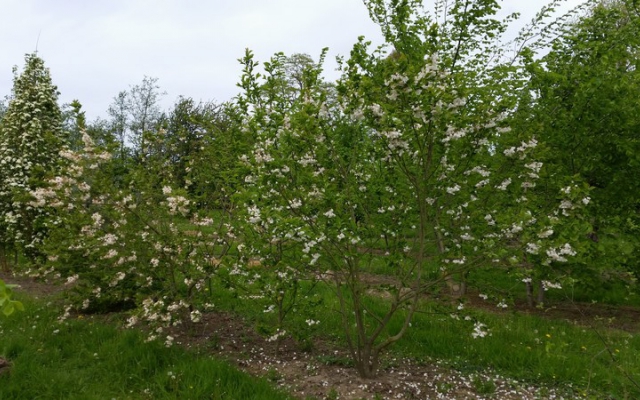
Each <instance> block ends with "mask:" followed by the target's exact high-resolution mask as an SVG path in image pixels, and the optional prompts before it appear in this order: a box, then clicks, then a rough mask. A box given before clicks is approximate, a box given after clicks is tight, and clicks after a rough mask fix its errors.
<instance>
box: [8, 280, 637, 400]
mask: <svg viewBox="0 0 640 400" xmlns="http://www.w3.org/2000/svg"><path fill="white" fill-rule="evenodd" d="M0 278H1V279H4V280H5V282H8V283H14V284H18V285H20V287H19V288H17V289H15V290H17V291H24V292H27V293H29V294H30V295H31V296H34V297H36V298H43V297H48V296H51V295H54V294H56V293H60V292H61V291H63V290H64V289H65V287H64V286H60V285H55V284H52V283H46V282H38V281H35V280H33V279H28V278H16V277H11V276H7V275H6V274H4V276H3V275H2V274H0ZM469 299H470V301H468V302H467V305H468V306H471V307H477V308H483V309H487V310H489V311H492V312H514V309H513V307H511V308H510V310H509V311H499V310H497V309H496V307H495V304H492V303H488V302H485V301H484V300H482V299H481V298H480V297H478V296H473V295H472V296H469ZM515 309H516V310H517V311H518V312H522V313H533V314H538V315H541V316H544V317H548V318H554V319H564V320H568V321H571V322H573V323H576V324H581V325H585V326H602V325H603V324H606V326H608V327H613V328H618V329H624V330H627V331H633V332H637V331H638V328H639V327H640V310H638V309H635V308H631V307H607V306H605V305H599V304H578V305H576V304H570V305H556V306H553V307H550V308H547V309H529V308H527V307H526V306H525V305H523V304H517V305H516V306H515ZM170 334H171V335H172V336H174V337H175V343H177V344H179V345H182V346H185V347H188V348H192V349H195V350H197V351H198V352H200V353H205V354H211V355H215V356H217V357H221V358H223V359H226V360H228V361H229V362H230V363H232V364H234V365H236V366H237V367H238V368H240V369H241V370H244V371H246V372H248V373H250V374H253V375H256V376H263V377H265V378H266V379H268V380H270V381H272V382H273V383H274V384H277V385H278V386H280V387H283V388H285V389H286V390H288V391H289V392H290V393H292V394H293V395H294V396H296V397H299V398H301V399H305V398H317V399H505V400H508V399H514V400H515V399H539V398H554V399H560V398H562V397H561V396H560V395H559V394H556V393H554V391H553V390H549V389H548V388H540V387H534V386H530V385H528V384H525V383H522V382H517V381H514V380H511V379H507V378H505V377H502V376H500V375H497V374H495V373H491V372H486V373H482V374H479V373H475V374H465V373H461V372H458V371H455V370H452V369H451V368H448V367H446V366H444V365H443V364H441V363H439V362H437V361H433V362H429V363H416V362H413V361H411V360H403V359H395V358H394V359H385V360H384V361H383V362H382V364H383V365H385V366H386V367H385V368H384V369H383V370H382V371H381V372H380V374H379V377H377V378H376V379H374V380H366V379H362V378H359V377H358V375H357V373H356V371H355V369H354V368H352V367H350V366H349V365H348V364H349V363H348V360H349V355H348V353H347V351H346V350H345V349H343V348H339V347H338V346H336V345H333V344H332V343H329V342H324V341H316V342H315V343H313V346H312V348H311V349H310V350H309V351H301V350H300V346H299V345H298V344H297V343H295V341H294V340H293V339H291V338H289V337H284V338H283V339H282V340H281V341H280V342H279V343H276V342H269V341H267V339H266V338H265V337H264V336H262V335H260V334H259V333H257V332H256V329H255V328H254V327H253V326H252V325H251V324H249V323H247V321H245V320H243V319H242V318H241V317H238V316H235V315H233V314H230V313H226V312H210V313H206V314H204V315H203V318H202V321H201V322H199V323H198V324H193V325H191V326H180V327H178V328H175V329H174V330H173V331H171V332H170Z"/></svg>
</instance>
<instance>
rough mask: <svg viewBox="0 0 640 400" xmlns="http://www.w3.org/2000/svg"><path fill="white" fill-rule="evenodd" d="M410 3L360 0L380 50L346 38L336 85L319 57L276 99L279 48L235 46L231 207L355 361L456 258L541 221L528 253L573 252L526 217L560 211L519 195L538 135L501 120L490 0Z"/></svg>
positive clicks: (511, 82)
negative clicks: (244, 195) (328, 299)
mask: <svg viewBox="0 0 640 400" xmlns="http://www.w3.org/2000/svg"><path fill="white" fill-rule="evenodd" d="M420 3H421V2H419V1H391V2H389V3H387V2H384V1H381V0H378V1H376V0H372V1H368V2H367V5H368V6H369V10H370V14H371V16H372V18H373V19H374V21H375V22H377V23H378V24H380V25H381V28H382V31H383V34H384V35H385V38H386V40H387V42H388V43H389V45H392V46H393V49H394V50H393V52H391V54H389V52H386V51H385V50H384V48H381V49H377V50H374V51H371V50H370V49H369V46H368V43H366V42H364V40H363V39H361V40H360V41H359V42H358V43H357V44H356V45H355V46H354V48H353V50H352V52H351V58H350V59H349V60H347V61H343V62H342V64H341V65H342V72H343V76H342V78H341V79H340V80H339V82H338V85H337V97H333V96H332V93H331V91H330V90H329V88H328V87H327V86H326V85H324V84H323V82H322V81H321V79H320V73H321V67H320V66H318V65H310V66H308V67H307V68H305V69H304V73H303V80H302V82H303V85H302V88H301V90H300V92H299V93H300V94H299V96H298V97H297V98H295V100H294V101H291V97H290V93H289V92H288V91H282V90H279V89H280V88H281V82H282V76H283V74H284V72H283V71H284V64H283V62H282V57H281V56H280V55H277V56H276V57H274V58H272V59H271V60H270V61H269V62H268V63H265V74H264V75H263V74H258V73H256V72H255V69H256V66H257V64H256V63H255V62H254V61H253V59H252V56H251V54H250V53H247V55H246V57H245V58H244V59H243V60H242V63H243V64H244V66H245V69H244V75H243V77H242V81H241V85H242V87H243V88H244V89H245V95H244V96H243V97H241V98H240V101H239V104H240V106H241V107H244V110H245V113H246V121H245V125H246V129H248V130H250V131H251V132H252V133H253V135H254V136H255V137H256V144H255V146H254V149H253V152H252V154H251V155H250V157H248V158H247V162H248V163H249V165H250V166H251V167H252V170H251V174H250V175H249V176H247V178H246V182H247V183H248V190H249V200H247V203H246V205H245V208H246V216H245V219H246V221H247V222H248V223H249V224H251V225H253V227H254V231H255V232H257V233H260V234H261V235H262V236H263V238H264V240H263V241H262V243H263V244H264V246H261V247H259V250H260V251H262V252H264V253H266V254H263V258H264V259H267V260H269V259H277V260H284V263H283V264H284V265H282V267H285V268H300V267H302V268H303V271H305V272H306V273H307V274H308V275H313V276H318V277H321V278H322V279H324V280H325V281H326V282H327V283H328V287H330V288H332V289H333V290H334V291H335V294H336V297H337V301H338V304H339V306H338V308H339V312H340V315H341V317H342V325H343V328H344V332H345V335H346V339H347V342H348V345H349V348H350V350H351V354H352V357H353V360H354V362H355V365H356V368H357V369H358V372H359V374H360V375H361V376H363V377H372V376H374V375H375V374H376V371H377V368H378V363H379V359H380V355H381V354H382V352H383V351H384V350H385V349H386V348H387V347H388V346H390V345H392V344H393V343H394V342H396V341H398V340H400V339H401V338H402V336H403V335H404V334H405V333H406V332H407V330H408V329H409V327H410V322H411V320H412V317H413V315H414V313H415V312H416V311H417V310H418V307H419V299H420V297H421V296H422V295H423V294H424V293H426V292H427V291H428V290H430V289H431V288H433V287H434V286H435V285H439V284H440V283H442V282H443V281H447V282H449V283H450V287H451V288H452V289H453V292H454V294H456V295H459V294H460V293H461V292H462V287H461V285H460V283H459V282H458V281H457V280H459V279H461V278H463V277H464V275H465V272H467V271H470V270H471V269H472V268H474V267H478V266H481V265H483V264H485V263H488V262H496V261H497V262H513V261H516V260H519V259H520V258H521V257H522V255H523V254H522V251H521V248H520V247H519V246H516V245H512V242H513V241H514V238H516V237H517V235H518V234H519V233H521V232H530V233H531V235H532V236H535V234H536V233H537V234H539V235H540V237H539V239H540V240H541V242H540V243H539V244H538V243H535V245H536V246H537V248H536V251H539V253H540V254H541V257H542V260H541V262H542V263H545V264H549V265H552V264H553V263H556V262H561V261H563V260H562V257H552V255H557V254H558V252H561V253H562V255H564V256H568V255H570V254H574V253H575V251H574V250H573V249H572V248H571V246H570V244H568V243H566V242H564V243H558V241H562V240H564V238H561V237H551V236H550V235H547V236H544V235H543V232H540V229H542V228H541V226H540V225H538V224H536V223H537V221H540V222H539V224H543V223H544V222H549V223H552V224H557V223H558V222H559V221H560V218H557V217H555V216H554V215H553V212H552V215H549V216H545V218H544V219H542V218H539V219H538V220H536V219H535V217H534V216H533V214H534V213H533V212H532V211H531V210H530V209H531V208H534V207H535V203H533V202H531V201H530V199H529V198H528V197H527V194H528V191H529V190H530V188H531V187H534V186H535V182H536V179H537V177H538V175H537V174H536V172H537V169H538V168H539V167H538V164H537V163H536V160H535V159H534V158H532V156H533V155H534V154H535V151H536V147H537V140H536V139H535V137H533V136H532V135H527V134H525V133H523V132H513V131H511V129H510V127H509V120H510V116H511V114H512V112H513V110H514V109H515V108H516V107H517V105H518V103H517V101H518V97H517V93H518V91H519V90H520V89H521V88H522V87H523V81H524V75H523V71H522V69H521V68H519V65H516V64H513V63H512V60H511V59H506V57H504V53H503V50H502V48H501V47H500V46H499V45H498V44H496V42H495V41H496V40H497V39H496V38H499V37H500V35H501V34H502V33H503V32H504V31H505V29H506V25H505V23H503V22H500V21H497V20H495V19H494V18H493V15H494V14H495V13H496V11H497V9H498V6H497V4H496V3H495V2H493V1H484V0H479V1H455V2H453V3H452V4H448V5H449V7H444V3H438V4H439V8H438V10H437V14H436V15H435V16H431V15H430V14H425V13H423V12H422V9H421V5H420ZM573 193H574V195H577V193H576V192H575V191H574V192H573ZM558 210H559V209H558V208H557V207H556V209H555V210H554V211H556V212H557V211H558ZM543 239H544V240H543ZM269 244H270V245H271V247H269V246H268V245H269ZM527 245H528V244H527ZM558 249H560V250H558ZM283 251H286V253H287V254H286V255H284V254H283V255H281V254H280V253H281V252H283ZM287 260H298V261H300V260H302V261H303V262H304V263H293V262H290V261H287ZM565 260H566V258H565ZM380 265H382V267H383V268H384V269H385V271H388V274H390V275H391V276H392V277H393V279H392V284H391V286H392V288H391V292H392V296H391V297H392V298H391V300H390V301H389V302H388V303H386V304H384V305H383V307H382V308H380V306H379V305H378V306H375V303H376V301H375V300H374V299H372V298H371V296H370V295H369V294H368V293H369V290H368V289H369V287H370V286H372V285H373V284H375V277H372V271H373V270H374V266H380ZM327 269H328V272H327V273H325V270H327ZM285 278H286V276H284V275H283V279H285ZM456 278H457V279H456ZM392 321H396V322H395V323H392ZM321 323H322V322H321Z"/></svg>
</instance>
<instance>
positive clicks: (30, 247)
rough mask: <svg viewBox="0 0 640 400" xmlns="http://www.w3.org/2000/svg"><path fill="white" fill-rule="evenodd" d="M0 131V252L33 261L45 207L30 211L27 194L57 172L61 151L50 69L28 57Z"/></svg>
mask: <svg viewBox="0 0 640 400" xmlns="http://www.w3.org/2000/svg"><path fill="white" fill-rule="evenodd" d="M14 74H15V77H14V81H13V95H12V98H11V101H10V102H9V106H8V107H7V110H6V113H5V115H4V117H3V120H2V126H1V127H0V252H2V253H3V254H6V251H7V250H8V249H9V248H10V247H14V248H15V249H16V251H18V249H21V250H24V251H26V252H27V254H28V255H29V256H31V257H32V258H33V257H35V256H36V254H37V246H38V245H39V243H40V242H41V241H42V239H43V238H44V235H45V232H46V230H45V228H44V225H43V217H44V216H45V215H46V214H47V207H45V206H39V207H33V206H31V205H30V199H29V195H28V193H29V192H30V191H33V190H36V189H37V188H39V187H42V186H43V184H44V181H45V179H46V178H47V177H48V176H49V175H50V174H51V173H53V172H54V171H55V169H56V166H57V163H58V159H59V157H58V151H59V150H60V148H61V147H62V145H63V143H64V140H63V138H62V114H61V112H60V108H59V107H58V103H57V101H58V91H57V88H56V87H55V86H54V85H53V83H52V81H51V76H50V74H49V69H48V68H46V67H45V65H44V61H43V60H42V59H41V58H40V57H38V56H37V55H36V54H27V55H26V57H25V68H24V70H23V71H22V73H21V74H20V75H18V74H17V69H14Z"/></svg>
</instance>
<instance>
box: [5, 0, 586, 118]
mask: <svg viewBox="0 0 640 400" xmlns="http://www.w3.org/2000/svg"><path fill="white" fill-rule="evenodd" d="M579 2H580V0H568V1H567V3H568V5H567V6H566V7H565V8H567V7H569V6H572V5H575V4H578V3H579ZM503 4H504V5H503V7H504V9H505V11H510V12H512V11H520V12H522V14H523V19H524V20H530V19H531V18H532V17H533V15H534V14H535V12H536V11H537V10H538V9H539V8H540V7H541V6H542V5H543V4H546V1H541V0H526V1H520V0H506V1H505V2H503ZM360 35H364V36H366V37H367V39H369V40H371V41H373V43H374V44H380V43H381V42H382V39H381V35H380V33H379V28H378V26H376V25H375V24H374V23H372V22H371V21H370V20H369V14H368V12H367V9H366V7H365V6H364V4H363V3H362V0H90V1H89V0H55V1H53V0H0V37H2V38H3V40H2V51H0V98H1V97H4V95H7V94H9V93H10V92H11V86H12V80H13V75H12V72H11V71H12V67H13V66H14V65H18V67H19V68H22V67H23V64H24V55H25V54H26V53H31V52H33V51H34V50H35V49H36V44H37V49H38V54H39V55H40V57H42V58H43V59H44V60H45V63H46V65H47V66H48V67H49V68H50V70H51V75H52V77H53V82H54V84H56V85H57V86H58V89H59V91H60V92H61V96H60V102H61V103H68V102H70V101H71V100H73V99H78V100H80V102H81V103H82V104H83V106H84V109H85V111H86V112H87V116H88V118H89V120H93V119H95V118H96V117H98V116H101V117H105V116H106V110H107V108H108V106H109V104H110V103H111V101H112V99H113V97H114V96H116V95H117V94H118V92H120V91H122V90H127V89H128V88H129V86H130V85H135V84H138V83H140V82H141V81H142V79H143V77H144V76H145V75H146V76H150V77H156V78H158V79H159V80H158V84H159V85H160V86H161V88H162V90H164V91H166V92H167V95H166V96H165V97H164V98H163V100H162V105H163V108H165V109H167V108H169V107H170V106H171V105H172V104H173V103H174V101H175V99H176V98H177V97H178V96H179V95H184V96H187V97H192V98H194V99H195V100H205V101H206V100H216V101H219V102H222V101H225V100H229V99H230V98H231V97H233V96H234V95H236V94H237V93H238V89H237V87H236V86H235V85H236V82H238V78H239V76H240V73H241V67H240V65H239V64H238V62H237V59H238V58H240V57H242V56H243V54H244V49H245V48H250V49H252V50H253V51H254V53H255V54H256V58H257V59H258V60H259V61H266V60H267V59H268V58H269V57H270V56H271V55H272V54H273V53H275V52H279V51H282V52H284V53H285V54H287V55H290V54H293V53H307V54H310V55H311V56H312V57H313V58H314V59H317V56H318V55H319V54H320V51H321V50H322V48H323V47H329V49H330V52H329V56H328V63H327V65H326V69H327V74H328V76H329V77H330V78H332V79H333V78H335V77H337V75H336V73H335V72H334V70H335V66H336V64H335V61H334V59H335V56H336V55H348V54H349V51H350V50H351V47H352V45H353V44H354V43H355V42H356V40H357V37H358V36H360Z"/></svg>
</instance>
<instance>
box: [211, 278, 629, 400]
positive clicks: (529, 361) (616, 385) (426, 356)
mask: <svg viewBox="0 0 640 400" xmlns="http://www.w3.org/2000/svg"><path fill="white" fill-rule="evenodd" d="M315 296H316V297H317V298H316V299H315V301H316V302H318V303H319V304H321V306H320V307H317V308H316V309H315V310H314V312H315V314H316V315H314V319H317V320H320V321H321V323H320V324H319V325H318V327H317V329H316V331H315V335H317V336H321V337H324V338H333V339H334V340H335V341H336V342H338V343H339V344H340V345H345V340H344V334H343V333H342V327H341V323H340V319H339V316H338V314H337V312H335V310H336V309H337V308H338V304H337V300H336V298H335V295H334V294H333V293H332V291H331V289H330V288H329V287H327V286H326V285H325V286H324V287H323V286H322V285H320V286H319V287H318V289H317V292H316V295H315ZM318 298H319V299H318ZM214 301H215V303H216V305H217V307H219V308H223V309H226V310H230V311H235V312H236V313H239V314H241V315H243V316H244V317H248V318H250V319H252V320H253V321H255V323H256V324H257V325H260V324H268V323H273V318H274V317H273V315H272V314H268V313H264V312H263V310H264V307H262V306H260V307H256V306H255V303H253V302H250V301H238V298H237V297H236V296H235V295H234V294H233V293H230V292H228V291H226V290H223V289H221V288H220V290H216V291H215V294H214ZM367 303H368V306H369V307H370V308H371V309H372V310H374V311H376V312H378V313H382V312H383V311H384V310H385V309H386V307H387V304H388V303H387V302H386V301H385V300H384V299H382V298H369V299H368V300H367ZM456 312H457V310H456V305H448V304H447V305H443V304H442V303H437V302H434V301H424V302H423V304H422V305H421V307H420V310H419V313H418V314H417V315H416V316H415V318H414V319H413V322H412V326H411V329H410V330H409V331H408V333H407V334H406V336H405V337H404V338H403V339H402V340H400V341H399V342H397V343H396V344H395V345H394V346H393V347H392V348H391V352H390V354H389V358H392V357H398V356H399V357H409V358H411V359H414V360H423V361H425V362H432V360H443V361H445V363H446V364H448V365H450V366H452V367H454V368H456V369H459V370H464V371H466V372H475V371H478V372H481V371H485V370H493V371H494V372H496V373H499V374H501V375H503V376H506V377H510V378H514V379H518V380H521V381H523V382H528V383H534V384H538V385H542V386H548V387H554V388H561V389H562V390H565V391H567V392H568V393H569V395H570V396H571V395H575V394H582V395H587V396H593V397H594V398H611V399H633V398H640V389H639V388H638V387H637V386H635V385H634V384H633V383H632V381H631V380H630V379H629V378H628V377H631V378H632V379H634V380H635V381H636V382H639V383H640V358H639V357H638V355H639V354H640V336H638V335H636V334H630V333H627V332H623V331H619V330H614V329H610V328H608V327H607V326H604V325H603V326H600V327H598V328H595V329H592V328H589V327H584V326H579V325H575V324H573V323H570V322H566V321H562V320H554V319H549V318H545V317H540V316H536V315H527V314H522V313H515V312H511V313H509V312H503V313H491V312H483V311H480V310H472V309H468V308H465V309H464V310H462V311H461V312H459V319H456V318H453V317H452V316H451V315H452V314H454V313H456ZM301 314H302V313H299V314H296V313H294V314H293V315H292V318H290V319H289V320H288V322H287V323H288V324H289V326H288V327H287V329H288V330H289V331H290V332H291V331H295V330H296V329H306V327H305V319H306V318H308V316H307V315H306V314H305V315H301ZM465 317H466V318H467V319H465ZM401 320H402V315H400V314H399V315H397V316H396V317H395V318H394V319H393V320H392V321H391V323H390V324H389V330H390V332H394V331H397V329H399V326H400V324H401ZM476 321H479V322H482V323H484V324H486V325H487V326H488V328H489V331H490V336H486V337H484V338H475V339H474V338H473V337H472V335H471V333H472V331H473V327H474V322H476ZM625 375H626V376H625Z"/></svg>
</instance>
